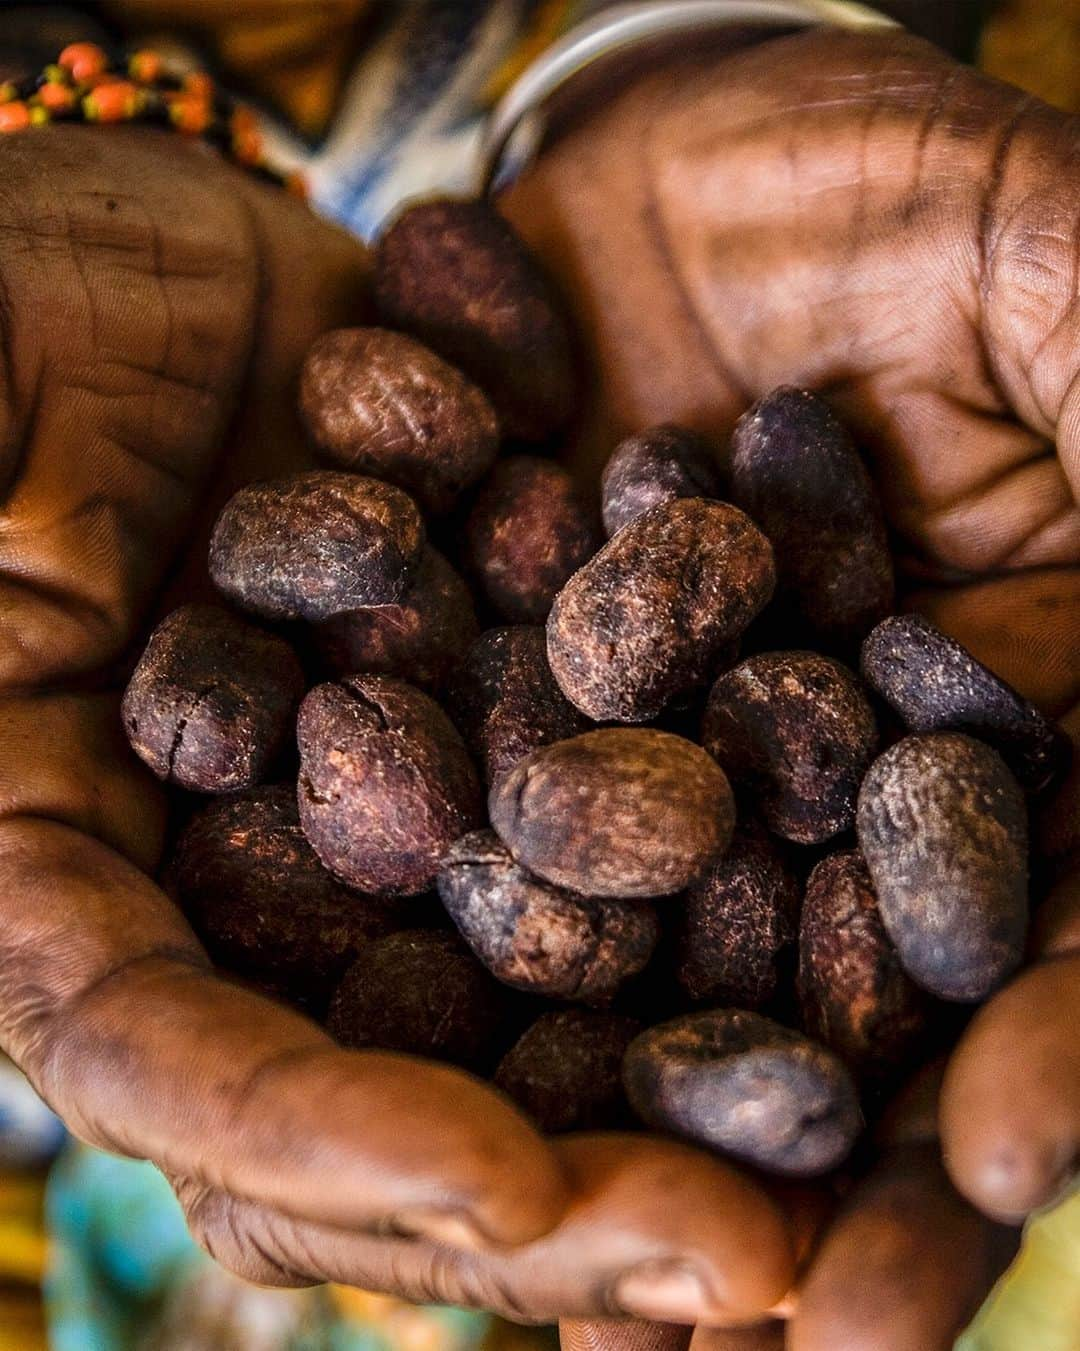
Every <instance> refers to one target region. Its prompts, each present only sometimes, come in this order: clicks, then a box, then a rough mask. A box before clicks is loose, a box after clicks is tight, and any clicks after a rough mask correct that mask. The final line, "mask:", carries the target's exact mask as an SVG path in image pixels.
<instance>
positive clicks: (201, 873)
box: [169, 784, 409, 1008]
mask: <svg viewBox="0 0 1080 1351" xmlns="http://www.w3.org/2000/svg"><path fill="white" fill-rule="evenodd" d="M169 876H170V881H171V884H172V888H173V889H174V891H175V894H176V898H177V900H178V901H179V903H180V905H181V907H182V908H183V910H184V912H185V913H186V915H187V917H188V919H189V920H190V922H191V925H192V928H193V929H194V930H195V932H196V933H197V934H198V935H199V938H200V939H201V940H202V942H203V944H204V945H205V947H206V950H207V951H208V952H209V954H210V956H211V957H212V958H213V959H214V961H215V962H217V963H218V964H219V965H221V966H224V967H227V968H228V969H229V970H230V971H235V972H236V973H237V974H239V975H242V976H246V977H248V978H249V979H251V980H255V981H259V982H261V983H263V984H267V985H271V986H275V987H278V988H282V989H284V991H285V992H286V993H288V994H290V995H292V996H294V997H297V998H302V999H307V1000H311V1001H314V1002H315V1003H316V1004H321V1005H322V1007H324V1008H325V1006H326V1002H327V1001H328V1000H329V998H330V995H331V993H332V992H333V990H334V987H335V986H336V985H337V982H338V981H339V980H340V978H341V976H342V974H343V972H344V971H345V968H346V967H347V966H348V965H349V964H350V962H351V961H352V960H353V958H354V957H355V956H356V955H357V953H358V952H360V950H361V949H362V948H363V947H364V946H365V945H366V944H367V943H368V942H369V941H370V940H371V939H373V938H378V937H380V936H381V935H382V934H386V933H390V932H391V931H392V930H394V929H396V928H402V927H403V926H404V925H405V924H407V923H408V922H409V911H408V910H407V909H406V908H405V906H404V905H403V904H402V903H400V902H398V903H395V902H393V901H386V900H373V899H371V898H370V897H368V896H363V895H361V894H360V893H359V892H356V891H351V890H350V889H349V888H348V887H345V886H343V885H342V884H341V883H340V882H338V881H337V880H336V879H335V878H334V877H332V876H331V875H330V873H328V872H327V871H326V869H325V868H324V867H323V866H322V864H321V863H320V862H319V860H318V858H316V856H315V852H314V850H313V849H312V848H311V846H310V845H309V844H308V842H307V840H306V839H305V838H304V832H303V831H302V830H301V829H300V820H299V817H298V816H297V811H296V790H295V788H294V787H293V785H292V784H274V785H273V786H271V787H268V788H255V789H253V790H251V791H250V792H247V793H240V794H237V795H235V796H233V797H227V798H219V799H217V800H215V801H214V802H211V803H210V804H209V806H207V807H204V808H203V809H202V811H200V812H198V813H197V814H196V815H195V816H194V817H192V819H191V821H190V822H189V823H188V825H187V827H186V828H185V830H184V832H183V834H182V835H181V837H180V839H179V841H178V842H177V846H176V852H175V854H174V856H173V860H172V865H171V867H170V870H169Z"/></svg>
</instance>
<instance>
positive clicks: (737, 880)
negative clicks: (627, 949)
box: [677, 818, 799, 1009]
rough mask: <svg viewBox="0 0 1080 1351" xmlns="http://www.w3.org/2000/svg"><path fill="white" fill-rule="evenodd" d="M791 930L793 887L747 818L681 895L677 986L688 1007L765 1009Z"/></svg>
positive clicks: (795, 902)
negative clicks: (720, 853)
mask: <svg viewBox="0 0 1080 1351" xmlns="http://www.w3.org/2000/svg"><path fill="white" fill-rule="evenodd" d="M798 924H799V887H798V884H797V882H796V881H795V878H794V877H793V876H792V874H791V872H790V871H789V870H788V868H787V865H786V864H785V862H784V860H783V858H782V857H781V855H780V851H779V849H778V848H777V847H776V845H775V844H774V843H773V841H772V840H771V839H770V838H769V836H768V834H767V833H766V832H765V831H764V830H763V829H762V828H761V826H760V825H758V823H757V822H756V821H754V820H753V818H748V819H745V820H743V821H741V822H739V823H738V824H737V825H736V827H735V835H734V837H733V839H732V841H731V847H730V848H729V849H728V851H727V853H726V854H725V855H724V856H723V858H721V859H720V860H719V861H718V862H716V863H714V864H713V866H712V867H711V868H710V869H709V871H708V872H707V873H706V874H705V876H704V877H703V878H702V879H701V880H700V881H699V882H697V883H695V885H694V886H692V887H690V889H689V890H688V891H687V892H686V893H685V895H684V897H683V907H682V916H681V920H680V924H679V955H678V967H677V976H678V980H679V984H680V985H681V986H682V987H683V989H684V990H685V991H686V993H687V994H688V995H689V996H690V998H691V999H693V1000H694V1001H695V1002H696V1003H704V1002H707V1003H710V1004H725V1005H726V1004H730V1005H733V1006H734V1007H735V1008H741V1009H760V1008H764V1007H765V1006H766V1005H768V1004H769V1003H771V1002H772V1000H773V999H774V998H775V997H776V995H777V993H778V991H779V988H780V983H781V976H782V973H783V970H784V967H785V962H786V959H787V957H788V955H789V953H790V952H791V950H792V948H793V947H794V944H795V939H796V936H797V933H798Z"/></svg>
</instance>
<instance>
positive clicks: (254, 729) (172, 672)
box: [121, 605, 304, 793]
mask: <svg viewBox="0 0 1080 1351" xmlns="http://www.w3.org/2000/svg"><path fill="white" fill-rule="evenodd" d="M303 692H304V674H303V671H302V670H301V669H300V663H299V662H298V661H297V659H296V656H295V654H294V653H293V650H292V648H291V647H290V646H289V644H288V643H287V642H285V641H284V639H282V638H277V637H275V636H274V635H273V634H271V633H264V632H263V631H262V629H258V628H256V627H255V626H254V625H253V624H248V623H245V621H244V620H242V619H238V618H236V617H235V616H234V615H231V614H229V612H228V611H227V610H223V609H221V608H220V607H219V606H217V605H182V606H181V607H180V609H178V610H174V611H173V612H172V614H170V615H169V616H168V617H167V618H165V619H163V620H162V622H161V623H160V624H159V625H158V627H157V628H156V629H155V630H154V632H153V633H152V634H151V635H150V641H149V642H148V643H147V645H146V650H145V651H144V652H143V654H142V656H141V657H140V658H139V663H138V665H137V666H136V667H135V670H134V671H133V672H132V676H131V680H130V681H129V682H128V687H127V689H126V690H125V691H124V698H123V703H122V704H121V717H122V719H123V723H124V730H125V731H126V732H127V737H128V740H129V741H130V742H131V745H132V747H133V749H134V750H135V752H136V754H137V755H138V756H139V757H140V758H141V759H142V760H143V761H144V762H145V763H146V764H147V765H149V767H150V768H151V769H152V770H153V771H154V773H155V774H156V775H157V776H158V778H159V779H164V780H166V781H167V782H169V783H175V784H177V785H178V786H179V787H181V788H190V789H192V790H193V791H195V792H199V793H232V792H235V791H236V790H237V789H239V788H250V787H251V786H252V784H256V783H258V782H259V780H260V779H261V778H262V777H263V775H264V774H265V773H266V772H267V770H268V769H269V767H270V766H271V764H272V763H273V761H274V759H275V757H276V756H277V754H278V752H279V751H280V750H281V748H282V746H283V744H284V742H285V740H286V738H287V736H288V734H289V730H290V728H291V725H292V719H293V714H294V713H295V712H296V706H297V704H298V703H299V702H300V696H301V695H302V694H303Z"/></svg>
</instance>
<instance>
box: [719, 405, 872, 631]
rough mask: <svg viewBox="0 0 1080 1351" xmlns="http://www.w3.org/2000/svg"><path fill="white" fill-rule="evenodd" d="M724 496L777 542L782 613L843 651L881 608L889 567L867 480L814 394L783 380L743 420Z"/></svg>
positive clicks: (843, 433) (734, 442)
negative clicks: (728, 490)
mask: <svg viewBox="0 0 1080 1351" xmlns="http://www.w3.org/2000/svg"><path fill="white" fill-rule="evenodd" d="M730 474H731V499H732V501H733V502H736V503H737V504H738V505H739V506H740V507H742V509H743V510H744V511H745V512H747V513H748V514H749V515H750V516H752V517H753V519H754V520H755V521H756V522H757V524H758V525H759V526H760V527H761V529H762V530H764V532H765V534H766V535H767V536H768V537H769V539H770V540H771V541H772V545H773V548H774V549H775V550H776V566H777V572H778V574H779V587H778V601H779V602H780V604H781V605H782V606H783V608H784V617H785V621H787V622H790V623H795V624H796V625H798V626H799V627H800V628H809V630H810V632H811V634H812V635H813V636H814V637H815V638H816V639H819V640H820V641H822V642H824V643H826V644H829V645H830V646H835V647H837V648H839V649H841V650H847V649H848V648H850V647H852V646H853V645H854V644H855V643H857V642H858V641H859V640H860V639H861V638H862V637H863V635H864V634H865V633H866V632H867V631H868V630H869V629H870V628H871V627H872V626H873V625H874V624H876V623H877V622H878V620H879V619H882V618H883V617H884V616H885V615H887V614H888V613H889V611H890V610H891V609H892V603H893V570H892V560H891V558H890V555H889V546H888V540H887V538H886V534H885V523H884V518H883V516H882V512H881V504H880V502H879V501H878V497H877V493H876V491H875V489H874V485H873V483H872V482H871V480H870V475H869V474H868V473H867V471H866V466H865V465H864V464H863V462H862V459H861V457H860V455H859V453H858V451H857V450H856V449H855V444H854V442H853V441H852V439H851V437H850V435H849V434H848V432H847V430H846V428H845V427H844V426H843V425H842V424H841V423H840V422H839V421H838V419H837V418H836V417H835V415H834V414H833V412H832V410H831V409H830V408H829V406H828V404H826V403H825V402H824V401H823V400H822V399H819V398H818V397H817V396H816V395H814V394H810V393H807V391H806V390H803V389H793V388H791V387H790V386H784V387H782V388H780V389H777V390H774V391H773V393H771V394H770V395H768V397H767V398H765V399H762V400H761V402H760V403H758V404H756V405H755V406H754V407H753V408H751V409H750V411H749V412H748V413H746V414H745V416H744V417H743V418H742V419H741V421H740V422H739V424H738V426H737V427H736V429H735V435H734V437H733V439H732V443H731V466H730Z"/></svg>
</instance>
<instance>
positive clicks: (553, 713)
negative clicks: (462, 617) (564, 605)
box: [447, 624, 590, 787]
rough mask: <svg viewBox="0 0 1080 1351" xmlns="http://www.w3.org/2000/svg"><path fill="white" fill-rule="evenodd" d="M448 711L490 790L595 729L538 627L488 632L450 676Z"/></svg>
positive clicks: (514, 626)
mask: <svg viewBox="0 0 1080 1351" xmlns="http://www.w3.org/2000/svg"><path fill="white" fill-rule="evenodd" d="M447 707H449V708H451V709H453V712H454V722H455V724H456V725H457V727H458V729H459V730H460V732H461V734H462V736H463V737H464V738H465V744H466V745H467V746H468V748H469V750H470V751H471V752H472V755H473V758H474V759H475V760H476V763H477V764H478V765H479V766H480V769H481V770H482V771H483V775H484V779H485V781H486V783H487V784H488V786H489V787H490V786H491V785H492V784H493V783H494V782H495V781H496V780H497V779H498V778H500V777H501V776H502V775H503V774H506V773H507V772H508V771H509V770H511V769H513V767H514V766H515V765H516V764H517V762H518V761H519V760H520V759H521V758H522V757H523V756H525V755H528V753H529V752H530V751H534V750H536V748H537V747H538V746H547V745H550V744H551V743H552V742H553V741H563V740H565V739H566V738H567V737H572V736H577V735H578V733H579V732H585V731H587V730H588V729H589V726H590V723H589V720H588V718H586V717H585V716H584V715H583V714H581V713H579V712H578V711H577V709H576V708H575V707H574V706H573V704H572V703H570V701H569V700H568V699H567V698H566V696H565V695H564V694H563V692H562V690H561V689H559V687H558V685H557V684H556V683H555V677H554V676H553V675H552V674H551V667H550V666H548V659H547V639H546V636H545V634H544V630H543V629H542V628H541V627H540V626H539V625H533V624H517V625H511V626H508V627H505V628H497V629H488V630H486V632H484V633H482V634H481V635H480V637H479V638H477V640H476V641H475V642H474V643H473V644H472V646H471V647H470V648H469V650H468V651H467V652H466V653H465V656H464V657H463V659H462V661H461V663H460V665H459V666H458V667H457V668H456V669H455V671H454V673H453V674H452V676H451V677H450V681H449V685H448V688H447Z"/></svg>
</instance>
